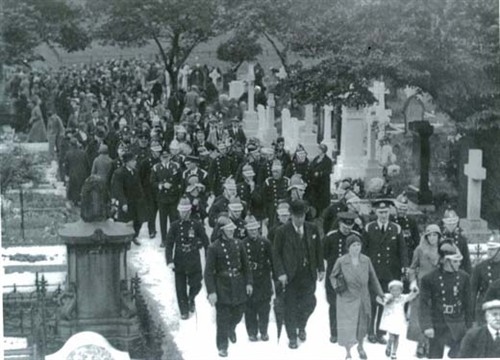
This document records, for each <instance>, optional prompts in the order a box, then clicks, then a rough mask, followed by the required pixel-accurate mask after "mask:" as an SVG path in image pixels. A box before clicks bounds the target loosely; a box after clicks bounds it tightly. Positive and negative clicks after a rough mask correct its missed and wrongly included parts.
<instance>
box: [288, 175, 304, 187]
mask: <svg viewBox="0 0 500 360" xmlns="http://www.w3.org/2000/svg"><path fill="white" fill-rule="evenodd" d="M306 187H307V185H306V183H305V182H304V180H302V175H300V174H294V175H292V177H291V178H290V186H288V189H287V191H290V190H292V189H298V190H305V189H306Z"/></svg>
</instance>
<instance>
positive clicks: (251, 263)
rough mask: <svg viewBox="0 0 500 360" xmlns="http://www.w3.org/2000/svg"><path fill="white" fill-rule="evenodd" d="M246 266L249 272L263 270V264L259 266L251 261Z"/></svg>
mask: <svg viewBox="0 0 500 360" xmlns="http://www.w3.org/2000/svg"><path fill="white" fill-rule="evenodd" d="M248 265H249V267H250V269H251V270H262V269H264V268H265V266H264V264H259V263H256V262H253V261H250V262H249V264H248Z"/></svg>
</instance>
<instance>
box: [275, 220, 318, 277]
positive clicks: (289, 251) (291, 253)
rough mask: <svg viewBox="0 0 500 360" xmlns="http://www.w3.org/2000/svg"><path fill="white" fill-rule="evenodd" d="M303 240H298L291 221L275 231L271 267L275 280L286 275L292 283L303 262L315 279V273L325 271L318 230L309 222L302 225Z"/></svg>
mask: <svg viewBox="0 0 500 360" xmlns="http://www.w3.org/2000/svg"><path fill="white" fill-rule="evenodd" d="M304 238H305V241H306V242H307V247H305V246H304V239H300V238H299V235H298V234H297V232H296V231H295V228H294V226H293V224H292V222H291V221H289V222H287V223H286V224H284V225H283V226H280V227H278V228H277V229H276V233H275V236H274V249H273V265H274V272H275V275H276V278H279V277H280V276H281V275H286V276H287V278H288V281H289V282H290V281H293V278H294V277H295V274H296V272H297V269H298V268H299V266H302V263H303V261H304V258H305V260H306V261H307V263H308V267H309V269H310V271H311V273H312V274H313V275H314V278H316V275H317V271H320V272H321V271H325V265H324V262H323V248H322V245H321V239H320V237H319V231H318V228H317V227H316V226H315V225H314V224H311V223H309V222H305V223H304Z"/></svg>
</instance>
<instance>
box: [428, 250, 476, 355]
mask: <svg viewBox="0 0 500 360" xmlns="http://www.w3.org/2000/svg"><path fill="white" fill-rule="evenodd" d="M438 253H439V257H440V267H439V268H438V269H435V270H433V271H432V272H431V273H429V274H427V275H425V276H424V277H423V278H422V282H421V286H420V312H419V323H420V328H421V329H423V331H424V335H425V336H426V337H427V338H429V354H428V358H429V359H442V358H443V352H444V347H445V345H448V346H449V347H450V351H449V353H448V357H450V358H456V357H457V356H458V351H459V348H460V342H461V341H462V338H463V337H464V335H465V332H466V331H467V329H468V328H470V327H471V325H472V307H471V302H470V299H471V294H470V282H469V281H470V277H469V274H467V273H466V272H465V271H463V270H460V269H459V267H460V262H461V261H462V259H463V256H462V255H461V254H460V251H459V250H458V248H457V247H456V246H455V245H454V244H453V242H452V241H450V240H444V241H442V242H441V243H440V244H439V248H438Z"/></svg>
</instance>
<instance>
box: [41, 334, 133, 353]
mask: <svg viewBox="0 0 500 360" xmlns="http://www.w3.org/2000/svg"><path fill="white" fill-rule="evenodd" d="M80 359H92V360H130V356H129V354H128V353H127V352H124V351H119V350H116V349H115V348H113V347H112V346H111V345H110V344H109V342H108V341H107V340H106V339H105V338H104V337H103V336H102V335H99V334H97V333H95V332H92V331H83V332H80V333H77V334H75V335H73V336H72V337H71V338H69V339H68V341H66V343H65V344H64V346H63V347H62V348H61V349H60V350H59V351H58V352H56V353H54V354H51V355H47V356H45V360H80Z"/></svg>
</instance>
